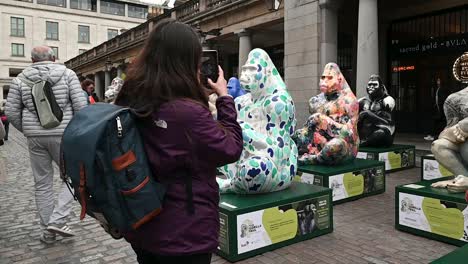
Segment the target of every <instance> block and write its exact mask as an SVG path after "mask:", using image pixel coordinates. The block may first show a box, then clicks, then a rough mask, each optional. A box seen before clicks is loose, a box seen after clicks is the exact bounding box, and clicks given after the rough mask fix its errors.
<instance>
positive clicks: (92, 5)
mask: <svg viewBox="0 0 468 264" xmlns="http://www.w3.org/2000/svg"><path fill="white" fill-rule="evenodd" d="M96 2H97V0H70V8H73V9H81V10H88V11H94V12H96V10H97V8H96Z"/></svg>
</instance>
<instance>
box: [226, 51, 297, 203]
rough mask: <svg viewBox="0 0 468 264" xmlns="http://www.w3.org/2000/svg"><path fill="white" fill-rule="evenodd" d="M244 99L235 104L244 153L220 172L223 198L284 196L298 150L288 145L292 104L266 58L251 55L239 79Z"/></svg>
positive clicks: (261, 53) (259, 53) (258, 53)
mask: <svg viewBox="0 0 468 264" xmlns="http://www.w3.org/2000/svg"><path fill="white" fill-rule="evenodd" d="M240 83H241V86H242V88H243V89H245V90H246V91H247V92H248V93H246V94H245V95H242V96H239V97H237V98H236V99H235V104H236V108H237V112H238V117H237V120H238V122H239V124H240V126H241V127H242V134H243V139H244V150H243V152H242V155H241V158H240V159H239V161H237V162H236V163H233V164H229V165H226V166H224V167H221V168H219V171H220V172H221V173H222V174H224V175H225V176H226V179H221V178H218V184H219V186H220V191H221V192H222V193H227V192H233V193H242V194H255V193H267V192H274V191H279V190H283V189H285V188H287V187H289V185H290V184H291V182H292V179H293V177H294V176H295V175H296V170H297V168H296V167H297V147H296V144H295V143H294V141H293V140H292V139H291V136H292V134H293V133H294V129H295V125H296V118H295V111H294V103H293V101H292V98H291V96H290V95H289V94H288V92H287V90H286V85H285V83H284V82H283V79H282V78H281V76H280V75H279V73H278V71H277V69H276V67H275V65H273V63H272V61H271V59H270V57H269V56H268V54H267V53H266V52H265V51H264V50H262V49H254V50H252V51H251V52H250V53H249V57H248V59H247V62H246V64H245V65H244V66H242V72H241V77H240Z"/></svg>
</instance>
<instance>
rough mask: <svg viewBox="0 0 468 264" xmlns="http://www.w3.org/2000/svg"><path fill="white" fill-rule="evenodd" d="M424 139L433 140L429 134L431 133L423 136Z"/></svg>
mask: <svg viewBox="0 0 468 264" xmlns="http://www.w3.org/2000/svg"><path fill="white" fill-rule="evenodd" d="M424 139H425V140H428V141H433V140H434V137H433V136H431V135H427V136H425V137H424Z"/></svg>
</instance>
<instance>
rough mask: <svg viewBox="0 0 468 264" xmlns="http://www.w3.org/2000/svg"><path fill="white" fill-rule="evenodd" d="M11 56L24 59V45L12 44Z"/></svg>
mask: <svg viewBox="0 0 468 264" xmlns="http://www.w3.org/2000/svg"><path fill="white" fill-rule="evenodd" d="M11 56H14V57H24V44H18V43H12V44H11Z"/></svg>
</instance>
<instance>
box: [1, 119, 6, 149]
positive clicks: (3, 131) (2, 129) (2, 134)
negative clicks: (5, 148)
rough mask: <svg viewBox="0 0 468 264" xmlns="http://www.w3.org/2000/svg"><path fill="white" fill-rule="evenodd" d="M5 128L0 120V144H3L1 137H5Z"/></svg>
mask: <svg viewBox="0 0 468 264" xmlns="http://www.w3.org/2000/svg"><path fill="white" fill-rule="evenodd" d="M5 135H6V133H5V128H4V127H3V123H2V121H1V120H0V145H3V138H4V137H5Z"/></svg>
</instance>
